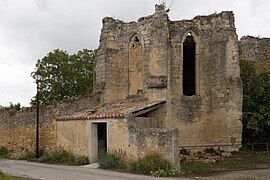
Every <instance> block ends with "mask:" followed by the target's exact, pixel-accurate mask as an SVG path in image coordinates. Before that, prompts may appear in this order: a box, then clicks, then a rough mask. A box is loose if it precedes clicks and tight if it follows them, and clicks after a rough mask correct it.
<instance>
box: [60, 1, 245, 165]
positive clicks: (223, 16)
mask: <svg viewBox="0 0 270 180" xmlns="http://www.w3.org/2000/svg"><path fill="white" fill-rule="evenodd" d="M239 69H240V68H239V54H238V37H237V34H236V29H235V25H234V15H233V12H229V11H226V12H221V13H219V14H212V15H209V16H196V17H195V18H194V19H192V20H181V21H170V20H169V17H168V14H167V12H166V10H165V6H164V5H156V6H155V13H154V14H153V15H150V16H147V17H141V18H139V19H138V21H137V22H129V23H125V22H123V21H121V20H116V19H113V18H110V17H105V18H104V19H103V27H102V30H101V35H100V45H99V48H98V52H97V58H96V64H95V69H94V95H95V96H96V97H99V104H98V105H96V106H91V107H88V108H87V109H86V110H81V111H78V112H75V113H73V114H68V115H64V116H58V118H56V133H57V147H61V148H64V149H67V150H70V151H72V152H73V153H75V154H80V155H88V156H89V158H90V162H95V161H96V160H97V157H98V152H99V151H102V150H103V151H104V150H105V151H108V152H114V151H121V152H124V153H126V155H127V156H129V157H131V158H138V157H142V156H144V155H145V154H147V153H150V152H155V151H157V152H159V153H161V154H163V155H164V157H166V158H167V159H168V160H169V161H170V162H172V163H174V164H176V163H177V162H178V157H177V156H178V154H179V147H180V146H190V145H213V144H222V145H228V144H230V145H234V144H240V143H241V139H242V138H241V136H242V123H241V116H242V83H241V79H240V72H239V71H240V70H239Z"/></svg>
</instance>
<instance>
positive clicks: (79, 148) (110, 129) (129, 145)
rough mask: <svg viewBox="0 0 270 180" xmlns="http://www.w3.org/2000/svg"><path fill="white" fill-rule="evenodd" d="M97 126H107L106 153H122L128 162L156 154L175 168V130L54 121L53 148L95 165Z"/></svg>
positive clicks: (112, 121) (118, 121)
mask: <svg viewBox="0 0 270 180" xmlns="http://www.w3.org/2000/svg"><path fill="white" fill-rule="evenodd" d="M98 123H106V125H107V151H108V152H113V153H114V152H122V153H125V157H126V158H130V160H134V159H137V158H139V157H143V156H144V155H146V154H148V153H153V152H158V153H160V154H162V155H163V156H164V157H165V158H167V159H168V160H169V161H170V162H172V163H174V164H176V163H177V160H178V159H177V156H178V153H179V146H178V143H179V137H178V131H177V130H176V129H158V128H142V127H141V126H139V125H137V124H136V123H134V122H132V121H128V120H127V119H125V118H123V119H99V120H65V121H61V120H57V123H56V124H57V146H58V147H59V148H61V149H65V150H68V151H71V152H73V153H74V154H77V155H88V156H89V159H90V162H96V161H97V155H98V144H97V127H96V125H97V124H98Z"/></svg>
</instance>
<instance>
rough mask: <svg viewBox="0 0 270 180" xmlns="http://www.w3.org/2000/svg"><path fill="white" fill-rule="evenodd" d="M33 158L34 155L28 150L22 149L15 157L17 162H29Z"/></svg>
mask: <svg viewBox="0 0 270 180" xmlns="http://www.w3.org/2000/svg"><path fill="white" fill-rule="evenodd" d="M34 158H35V153H34V152H32V151H31V150H29V149H23V150H22V151H21V152H20V153H19V154H17V155H15V159H18V160H31V159H34Z"/></svg>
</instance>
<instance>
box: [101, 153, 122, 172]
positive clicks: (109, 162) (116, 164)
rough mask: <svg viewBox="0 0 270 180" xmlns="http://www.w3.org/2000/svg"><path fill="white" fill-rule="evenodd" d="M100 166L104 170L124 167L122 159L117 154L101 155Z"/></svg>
mask: <svg viewBox="0 0 270 180" xmlns="http://www.w3.org/2000/svg"><path fill="white" fill-rule="evenodd" d="M98 164H99V167H100V168H103V169H120V168H122V167H123V164H122V162H121V158H120V157H119V156H118V155H117V154H116V153H105V152H104V153H101V154H100V155H99V158H98Z"/></svg>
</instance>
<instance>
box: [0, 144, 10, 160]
mask: <svg viewBox="0 0 270 180" xmlns="http://www.w3.org/2000/svg"><path fill="white" fill-rule="evenodd" d="M8 157H9V152H8V149H7V148H5V147H4V146H1V147H0V158H8Z"/></svg>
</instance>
